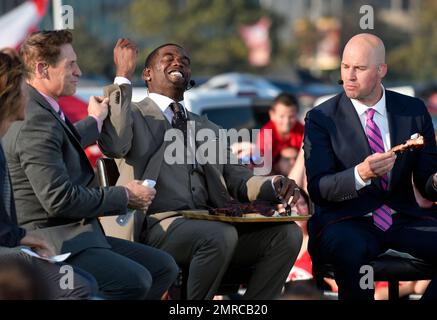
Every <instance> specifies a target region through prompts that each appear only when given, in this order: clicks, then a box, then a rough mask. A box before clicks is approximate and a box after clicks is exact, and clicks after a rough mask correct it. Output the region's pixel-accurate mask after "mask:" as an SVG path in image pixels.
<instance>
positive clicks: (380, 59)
mask: <svg viewBox="0 0 437 320" xmlns="http://www.w3.org/2000/svg"><path fill="white" fill-rule="evenodd" d="M357 51H360V52H362V54H365V55H367V56H368V57H369V58H370V60H369V63H371V64H376V65H379V64H383V63H385V47H384V43H383V42H382V40H381V39H380V38H378V37H377V36H375V35H373V34H370V33H360V34H357V35H356V36H353V37H352V38H351V39H350V40H349V41H348V43H347V44H346V46H345V48H344V51H343V56H344V55H345V54H350V53H352V54H354V53H356V52H357Z"/></svg>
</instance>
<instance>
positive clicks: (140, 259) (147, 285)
mask: <svg viewBox="0 0 437 320" xmlns="http://www.w3.org/2000/svg"><path fill="white" fill-rule="evenodd" d="M107 239H108V242H109V244H110V245H111V247H112V249H105V248H89V249H87V250H85V251H83V252H81V253H79V254H77V255H75V256H73V257H72V258H70V259H68V263H70V264H72V265H74V266H78V267H80V268H81V269H83V270H86V271H88V272H89V273H91V274H92V275H93V276H94V277H95V278H96V280H97V283H98V285H99V289H100V294H101V296H102V297H103V298H105V299H160V298H161V296H162V295H163V294H164V292H165V291H166V290H167V289H168V288H169V287H170V285H171V284H172V283H173V282H174V281H175V279H176V277H177V275H178V271H179V268H178V266H177V265H176V263H175V261H174V260H173V258H172V257H171V256H170V255H169V254H167V253H165V252H163V251H161V250H158V249H155V248H152V247H149V246H146V245H143V244H140V243H135V242H131V241H127V240H122V239H118V238H112V237H107Z"/></svg>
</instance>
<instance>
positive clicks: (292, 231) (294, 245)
mask: <svg viewBox="0 0 437 320" xmlns="http://www.w3.org/2000/svg"><path fill="white" fill-rule="evenodd" d="M272 231H273V232H274V233H275V235H276V236H275V239H274V242H275V243H273V245H274V246H276V247H280V248H282V249H286V250H289V251H290V252H293V251H296V250H297V252H299V250H300V248H301V246H302V239H303V236H302V230H301V229H300V227H299V226H298V225H297V224H295V223H292V224H283V225H278V226H277V227H275V228H274V229H273V230H272Z"/></svg>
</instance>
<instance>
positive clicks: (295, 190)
mask: <svg viewBox="0 0 437 320" xmlns="http://www.w3.org/2000/svg"><path fill="white" fill-rule="evenodd" d="M273 186H274V188H275V191H276V194H277V195H278V198H279V200H280V201H281V202H282V203H283V204H284V205H285V204H288V205H291V206H294V205H295V204H296V202H297V200H299V196H300V192H299V191H300V189H299V186H298V185H297V184H296V182H295V181H294V180H292V179H289V178H286V177H284V176H276V177H274V178H273Z"/></svg>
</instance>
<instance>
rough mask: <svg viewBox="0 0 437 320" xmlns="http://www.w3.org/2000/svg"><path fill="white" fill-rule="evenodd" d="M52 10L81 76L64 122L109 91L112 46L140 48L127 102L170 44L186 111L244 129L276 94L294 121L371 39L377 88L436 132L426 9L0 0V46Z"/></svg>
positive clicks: (282, 0)
mask: <svg viewBox="0 0 437 320" xmlns="http://www.w3.org/2000/svg"><path fill="white" fill-rule="evenodd" d="M59 5H69V6H71V8H72V9H73V10H74V14H73V18H74V21H70V22H73V27H74V28H73V30H72V32H73V35H74V43H73V44H74V48H75V51H76V53H77V55H78V61H79V65H80V67H81V69H82V72H83V77H82V79H81V81H80V88H79V89H78V92H77V94H76V96H75V97H72V98H66V99H67V102H68V103H64V105H65V108H67V109H68V110H67V114H68V115H69V116H70V118H72V120H78V119H80V118H82V117H84V116H85V115H86V104H85V103H84V101H87V99H88V97H89V96H90V95H91V94H101V93H102V89H101V88H102V86H103V85H106V84H108V82H112V80H113V75H114V68H113V58H112V50H113V47H114V45H115V43H116V41H117V39H118V38H119V37H129V38H131V39H133V40H135V41H136V43H137V44H138V46H139V48H140V54H139V58H138V61H137V70H136V78H135V79H133V84H134V87H135V89H134V100H140V99H143V98H144V97H145V96H146V95H147V91H146V89H145V88H144V85H143V82H142V80H141V78H140V74H141V70H142V68H143V64H144V60H145V57H146V56H147V54H148V53H149V52H150V51H151V50H152V49H153V48H155V47H156V46H158V45H160V44H163V43H167V42H175V43H178V44H180V45H182V46H183V47H185V48H186V49H187V50H188V52H189V54H190V55H191V58H192V59H191V60H192V71H193V79H194V80H195V81H196V86H195V87H194V88H193V89H191V90H190V91H188V92H187V95H186V102H187V105H188V108H189V109H191V110H192V111H195V112H197V113H200V114H202V113H205V114H208V116H209V118H210V119H211V120H213V121H215V122H218V123H219V124H220V125H222V126H224V127H236V128H237V129H238V128H249V129H252V128H259V127H260V126H261V125H262V124H263V123H265V122H266V121H267V120H268V116H267V110H268V107H269V105H270V103H271V101H272V99H273V98H274V97H275V96H276V95H277V94H278V93H280V92H281V91H287V92H290V93H292V94H294V95H296V97H297V98H298V100H299V103H300V105H301V107H302V108H301V109H300V117H301V118H303V117H304V114H305V112H306V111H307V110H308V109H309V108H312V107H313V106H314V105H315V104H317V103H319V102H320V101H322V100H320V99H326V97H329V96H330V95H332V94H335V93H337V92H339V91H341V89H342V87H341V86H339V85H338V84H337V81H338V79H339V76H340V73H339V66H340V60H341V52H342V49H343V46H344V44H345V43H346V42H347V40H348V39H349V38H350V37H351V36H352V35H354V34H356V33H360V32H370V33H374V34H376V35H378V36H379V37H381V38H382V39H383V40H384V42H385V44H386V49H387V63H388V65H389V72H388V75H387V77H386V80H385V86H386V87H389V88H395V89H397V90H399V91H401V92H404V93H406V94H410V95H415V96H418V97H420V98H422V99H424V101H425V102H426V103H427V105H428V107H429V110H430V111H431V113H432V114H433V115H434V118H435V121H436V123H437V120H436V119H437V115H436V114H437V88H436V83H437V19H435V17H436V16H437V1H435V0H378V1H376V0H348V1H346V0H233V1H229V0H92V1H90V0H62V1H61V0H53V1H49V0H27V1H25V0H2V1H1V2H0V47H3V46H6V45H7V46H14V47H16V48H18V47H19V44H20V42H21V41H22V40H23V39H24V36H25V35H26V34H27V33H28V32H30V31H32V30H36V29H53V28H54V19H53V17H54V15H53V12H54V9H56V6H59ZM362 6H371V9H373V17H374V21H373V29H368V30H362V29H361V28H360V20H361V19H363V16H364V15H365V14H369V12H367V11H366V12H363V11H361V13H360V9H361V10H363V8H362ZM367 8H368V7H367ZM55 12H56V11H55ZM231 111H232V112H231ZM435 127H436V126H435ZM96 152H98V150H96Z"/></svg>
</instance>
